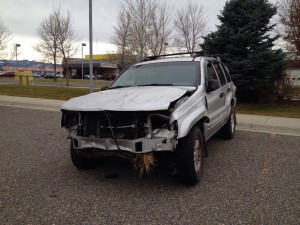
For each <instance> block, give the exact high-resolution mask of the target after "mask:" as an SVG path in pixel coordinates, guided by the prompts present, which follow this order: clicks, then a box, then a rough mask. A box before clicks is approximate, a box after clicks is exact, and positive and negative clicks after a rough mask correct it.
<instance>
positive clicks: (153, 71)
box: [109, 62, 200, 89]
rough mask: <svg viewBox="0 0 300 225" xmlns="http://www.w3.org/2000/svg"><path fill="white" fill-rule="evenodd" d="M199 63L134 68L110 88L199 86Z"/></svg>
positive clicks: (175, 63)
mask: <svg viewBox="0 0 300 225" xmlns="http://www.w3.org/2000/svg"><path fill="white" fill-rule="evenodd" d="M199 83H200V74H199V62H171V63H151V64H145V65H138V66H132V67H130V68H128V69H127V70H126V71H124V72H123V73H122V75H121V76H120V77H119V78H118V79H117V80H115V82H114V83H113V84H112V85H111V86H110V87H109V89H112V88H122V87H136V86H198V85H199Z"/></svg>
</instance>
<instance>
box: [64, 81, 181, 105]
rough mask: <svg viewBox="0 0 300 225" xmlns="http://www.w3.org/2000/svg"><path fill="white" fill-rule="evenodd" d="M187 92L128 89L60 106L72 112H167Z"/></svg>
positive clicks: (80, 99)
mask: <svg viewBox="0 0 300 225" xmlns="http://www.w3.org/2000/svg"><path fill="white" fill-rule="evenodd" d="M186 92H187V90H184V89H180V88H177V87H166V86H164V87H128V88H118V89H112V90H107V91H101V92H96V93H92V94H89V95H85V96H81V97H77V98H72V99H70V100H69V101H67V102H65V103H64V104H63V105H62V109H63V110H72V111H105V110H110V111H154V110H167V109H168V107H169V105H170V103H171V102H173V101H175V100H177V99H179V98H180V97H182V96H183V95H184V94H185V93H186Z"/></svg>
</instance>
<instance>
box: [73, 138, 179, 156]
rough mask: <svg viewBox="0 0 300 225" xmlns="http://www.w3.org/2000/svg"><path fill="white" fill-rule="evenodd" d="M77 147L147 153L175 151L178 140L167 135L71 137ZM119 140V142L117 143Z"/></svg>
mask: <svg viewBox="0 0 300 225" xmlns="http://www.w3.org/2000/svg"><path fill="white" fill-rule="evenodd" d="M71 138H72V140H73V146H74V148H75V149H90V148H94V149H100V150H107V151H118V150H122V151H128V152H132V153H147V152H152V151H173V150H174V149H175V147H176V144H177V140H176V139H170V138H166V137H155V138H152V139H149V138H139V139H135V140H128V139H116V140H114V139H111V138H93V137H80V136H74V137H71ZM116 142H117V144H116Z"/></svg>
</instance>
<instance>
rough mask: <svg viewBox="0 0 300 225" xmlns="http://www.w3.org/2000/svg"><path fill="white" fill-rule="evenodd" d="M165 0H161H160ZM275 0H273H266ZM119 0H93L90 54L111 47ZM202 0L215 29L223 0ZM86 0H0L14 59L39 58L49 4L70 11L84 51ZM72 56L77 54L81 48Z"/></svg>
mask: <svg viewBox="0 0 300 225" xmlns="http://www.w3.org/2000/svg"><path fill="white" fill-rule="evenodd" d="M160 1H165V0H160ZM169 1H170V3H171V5H173V7H174V9H175V10H174V12H175V11H176V10H177V9H180V8H182V7H184V6H185V5H187V3H188V2H189V0H169ZM269 1H270V2H272V3H276V2H277V0H269ZM121 2H122V0H93V46H94V54H101V53H106V52H107V51H111V50H113V49H114V47H113V45H111V44H110V40H111V37H112V35H113V32H114V30H113V26H115V24H116V17H117V14H118V11H119V8H120V4H121ZM197 2H199V4H202V6H203V9H204V11H203V12H204V16H205V17H206V18H207V21H208V27H209V29H210V31H212V30H215V29H216V24H218V23H219V21H218V19H217V15H218V14H220V10H222V9H223V7H224V5H225V2H226V0H206V1H205V0H197ZM88 3H89V1H88V0H0V18H1V19H2V20H3V21H4V23H5V24H6V25H7V26H8V28H9V29H10V30H11V31H12V34H13V39H12V41H11V43H10V44H11V45H13V44H14V43H19V44H21V47H19V48H18V52H21V53H20V55H19V56H18V59H20V60H22V59H28V60H40V59H41V57H40V55H39V54H38V53H37V52H35V51H34V50H33V48H32V47H33V46H34V45H35V44H36V43H37V41H38V39H37V37H36V29H37V27H38V26H39V24H40V22H41V21H42V20H43V19H45V18H47V17H48V15H49V14H50V13H51V11H52V9H53V6H59V5H60V6H61V8H62V11H64V12H67V11H68V10H69V11H70V13H71V15H72V17H73V19H74V28H75V30H76V32H77V34H78V37H79V39H80V40H79V43H81V42H85V43H87V47H85V48H84V54H89V45H88V40H89V37H88V34H89V30H88V26H89V21H88V20H89V6H88ZM76 57H81V50H79V51H78V54H77V55H76Z"/></svg>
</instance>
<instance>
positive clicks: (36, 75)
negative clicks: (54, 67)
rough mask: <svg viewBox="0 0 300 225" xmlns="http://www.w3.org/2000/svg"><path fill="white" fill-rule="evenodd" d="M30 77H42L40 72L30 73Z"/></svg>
mask: <svg viewBox="0 0 300 225" xmlns="http://www.w3.org/2000/svg"><path fill="white" fill-rule="evenodd" d="M32 76H33V77H34V78H41V77H42V74H41V73H40V72H32Z"/></svg>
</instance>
